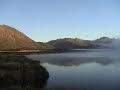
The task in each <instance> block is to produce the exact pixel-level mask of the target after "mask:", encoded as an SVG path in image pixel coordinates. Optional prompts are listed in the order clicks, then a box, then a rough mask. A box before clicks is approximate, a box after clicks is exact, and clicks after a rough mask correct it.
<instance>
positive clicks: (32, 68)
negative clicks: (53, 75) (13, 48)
mask: <svg viewBox="0 0 120 90" xmlns="http://www.w3.org/2000/svg"><path fill="white" fill-rule="evenodd" d="M48 78H49V73H48V72H47V70H46V69H45V68H44V67H43V66H41V65H40V61H37V60H32V59H29V58H27V57H25V56H24V53H21V54H20V53H9V52H7V53H0V88H5V89H7V88H13V87H15V88H16V87H17V88H44V86H45V85H46V83H47V79H48ZM8 90H9V89H8Z"/></svg>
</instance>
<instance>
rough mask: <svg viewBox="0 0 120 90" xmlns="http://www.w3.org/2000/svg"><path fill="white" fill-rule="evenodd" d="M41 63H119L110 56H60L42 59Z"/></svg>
mask: <svg viewBox="0 0 120 90" xmlns="http://www.w3.org/2000/svg"><path fill="white" fill-rule="evenodd" d="M41 63H48V64H52V65H57V66H64V67H70V66H79V65H83V64H88V63H97V64H101V65H103V66H105V65H109V64H113V63H117V60H115V61H113V60H112V59H110V58H64V57H62V58H59V59H44V60H41Z"/></svg>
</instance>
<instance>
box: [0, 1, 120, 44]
mask: <svg viewBox="0 0 120 90" xmlns="http://www.w3.org/2000/svg"><path fill="white" fill-rule="evenodd" d="M0 24H6V25H10V26H13V27H15V28H17V29H18V30H19V31H21V32H23V33H24V34H26V35H27V36H29V37H30V38H32V39H33V40H35V41H43V42H46V41H49V40H52V39H57V38H65V37H71V38H76V37H77V38H81V39H89V40H92V39H96V38H99V37H101V36H108V37H119V36H120V0H0Z"/></svg>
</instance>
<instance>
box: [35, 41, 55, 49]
mask: <svg viewBox="0 0 120 90" xmlns="http://www.w3.org/2000/svg"><path fill="white" fill-rule="evenodd" d="M37 44H38V48H39V49H55V47H54V46H53V45H50V44H49V43H43V42H37Z"/></svg>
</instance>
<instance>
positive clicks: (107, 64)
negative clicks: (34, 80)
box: [27, 49, 120, 90]
mask: <svg viewBox="0 0 120 90" xmlns="http://www.w3.org/2000/svg"><path fill="white" fill-rule="evenodd" d="M119 53H120V51H119V50H117V51H116V50H87V49H85V50H74V51H71V52H66V53H65V52H64V53H53V54H34V55H29V56H27V57H29V58H33V59H35V60H40V61H41V63H42V65H43V66H44V67H45V68H46V69H47V70H48V72H49V74H50V78H49V80H48V82H47V86H46V87H47V88H61V87H62V88H63V87H64V88H68V87H69V88H96V89H97V88H98V89H100V88H109V89H112V90H115V89H118V90H120V55H119Z"/></svg>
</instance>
